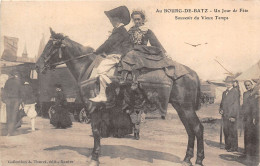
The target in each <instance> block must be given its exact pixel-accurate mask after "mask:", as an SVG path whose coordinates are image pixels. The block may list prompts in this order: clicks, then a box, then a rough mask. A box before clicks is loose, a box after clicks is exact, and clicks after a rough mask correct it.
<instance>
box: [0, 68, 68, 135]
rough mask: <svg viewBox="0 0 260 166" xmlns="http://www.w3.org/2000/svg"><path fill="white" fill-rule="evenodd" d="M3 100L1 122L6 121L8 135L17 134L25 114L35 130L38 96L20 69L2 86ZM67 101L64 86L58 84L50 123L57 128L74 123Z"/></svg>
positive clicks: (13, 72) (12, 73)
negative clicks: (16, 131) (67, 107)
mask: <svg viewBox="0 0 260 166" xmlns="http://www.w3.org/2000/svg"><path fill="white" fill-rule="evenodd" d="M1 101H2V102H1V123H6V130H7V132H6V135H7V136H12V135H15V130H16V129H17V128H19V127H21V125H22V118H23V117H24V116H27V117H28V118H29V119H30V121H31V131H32V132H33V131H35V120H36V117H37V111H36V108H35V107H36V97H35V94H34V92H33V88H32V85H31V84H30V83H29V82H27V81H25V79H24V77H22V75H21V73H20V72H19V71H17V70H14V71H12V72H11V73H10V75H9V78H8V79H7V80H6V81H5V84H4V87H2V88H1ZM66 103H67V99H66V96H65V95H64V93H63V91H62V87H61V85H60V84H57V85H56V95H55V104H54V105H53V106H52V107H51V112H52V116H51V117H50V123H51V124H52V125H53V126H55V127H56V128H67V127H70V126H71V125H72V121H71V119H70V117H69V113H68V110H67V109H66ZM2 134H3V133H2Z"/></svg>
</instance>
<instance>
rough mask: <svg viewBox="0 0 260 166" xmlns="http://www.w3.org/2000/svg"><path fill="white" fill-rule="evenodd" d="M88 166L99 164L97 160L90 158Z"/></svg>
mask: <svg viewBox="0 0 260 166" xmlns="http://www.w3.org/2000/svg"><path fill="white" fill-rule="evenodd" d="M88 166H99V161H96V160H91V161H90V163H89V165H88Z"/></svg>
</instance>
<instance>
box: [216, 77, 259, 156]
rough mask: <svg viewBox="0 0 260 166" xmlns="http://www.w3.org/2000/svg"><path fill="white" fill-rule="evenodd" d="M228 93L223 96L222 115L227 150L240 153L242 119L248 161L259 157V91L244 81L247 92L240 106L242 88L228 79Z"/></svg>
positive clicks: (249, 81) (230, 78)
mask: <svg viewBox="0 0 260 166" xmlns="http://www.w3.org/2000/svg"><path fill="white" fill-rule="evenodd" d="M225 84H226V87H227V89H226V91H224V92H223V94H222V100H221V103H220V109H219V110H220V114H221V115H222V118H223V132H224V137H225V149H226V150H227V151H228V152H236V151H238V132H237V127H238V121H239V118H240V117H242V120H243V124H244V154H245V156H246V157H247V159H249V160H250V158H251V157H257V156H258V155H259V104H260V101H259V100H260V98H259V89H258V88H257V87H256V88H253V82H252V81H251V80H246V81H244V86H245V88H246V90H247V91H246V92H244V94H243V103H242V105H241V104H240V88H239V84H238V81H237V80H234V79H233V78H232V77H229V76H228V77H227V78H226V80H225Z"/></svg>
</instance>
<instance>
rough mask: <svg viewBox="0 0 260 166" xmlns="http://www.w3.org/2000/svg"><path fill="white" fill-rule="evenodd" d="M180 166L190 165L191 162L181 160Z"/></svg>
mask: <svg viewBox="0 0 260 166" xmlns="http://www.w3.org/2000/svg"><path fill="white" fill-rule="evenodd" d="M182 166H192V163H191V162H187V161H183V162H182Z"/></svg>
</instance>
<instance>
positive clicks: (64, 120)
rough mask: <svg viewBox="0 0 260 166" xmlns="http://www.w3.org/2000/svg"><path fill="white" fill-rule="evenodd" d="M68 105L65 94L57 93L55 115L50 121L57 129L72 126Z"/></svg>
mask: <svg viewBox="0 0 260 166" xmlns="http://www.w3.org/2000/svg"><path fill="white" fill-rule="evenodd" d="M66 104H67V100H66V97H65V95H64V94H63V92H57V94H56V97H55V105H54V106H53V107H52V109H53V112H54V113H53V114H52V116H51V119H50V123H51V124H52V125H53V126H55V127H56V128H67V127H70V126H71V125H72V122H71V119H70V117H69V112H68V110H67V108H66Z"/></svg>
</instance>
